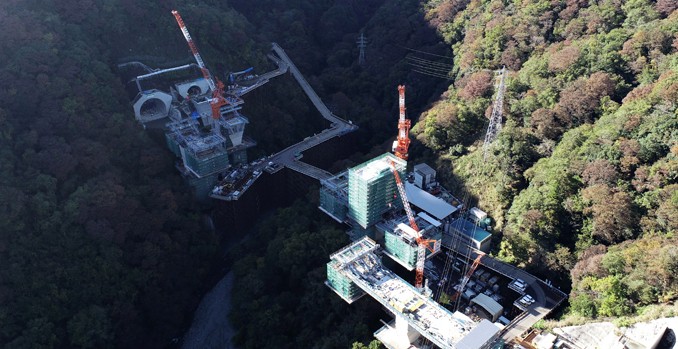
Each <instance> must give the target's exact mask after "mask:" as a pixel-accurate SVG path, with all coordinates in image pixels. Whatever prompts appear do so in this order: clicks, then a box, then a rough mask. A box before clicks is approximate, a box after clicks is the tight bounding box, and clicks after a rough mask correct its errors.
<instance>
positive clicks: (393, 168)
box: [391, 160, 419, 232]
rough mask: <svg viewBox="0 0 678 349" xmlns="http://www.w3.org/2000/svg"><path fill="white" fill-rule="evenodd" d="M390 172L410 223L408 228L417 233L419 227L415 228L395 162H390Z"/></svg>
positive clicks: (412, 214) (415, 223)
mask: <svg viewBox="0 0 678 349" xmlns="http://www.w3.org/2000/svg"><path fill="white" fill-rule="evenodd" d="M391 172H393V177H395V181H396V186H397V187H398V193H400V198H401V200H402V201H403V206H404V207H405V212H406V213H407V219H408V220H409V221H410V226H411V227H412V229H414V230H415V231H417V232H419V226H417V222H416V221H415V220H414V213H413V212H412V208H411V207H410V203H409V202H408V201H407V193H406V192H405V186H404V185H403V181H402V180H400V174H399V173H398V169H396V166H395V162H393V160H391Z"/></svg>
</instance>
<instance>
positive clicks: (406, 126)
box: [390, 85, 436, 290]
mask: <svg viewBox="0 0 678 349" xmlns="http://www.w3.org/2000/svg"><path fill="white" fill-rule="evenodd" d="M398 97H399V98H398V102H399V103H398V104H399V105H400V113H399V114H400V117H399V119H398V139H397V140H396V141H395V142H393V153H395V156H397V157H399V158H401V159H403V160H407V155H408V154H407V152H408V148H409V147H410V135H409V133H410V120H409V119H406V118H405V86H404V85H400V86H398ZM390 165H391V171H392V172H393V177H395V181H396V186H397V187H398V193H400V200H402V202H403V207H404V208H405V212H406V213H407V219H408V220H409V222H410V227H412V229H414V231H415V232H416V235H415V236H414V238H415V239H416V242H417V264H416V266H415V270H416V277H415V286H416V287H417V289H419V290H421V289H422V287H423V286H424V263H425V262H426V249H429V250H430V251H431V252H434V249H432V248H430V247H429V245H430V244H434V245H435V243H436V241H435V240H428V239H424V238H423V237H422V236H421V234H420V233H419V226H418V225H417V222H416V221H415V219H414V212H412V208H411V207H410V203H409V200H407V193H406V192H405V186H404V185H403V181H402V180H401V179H400V174H399V173H398V169H397V168H396V165H395V162H394V161H393V160H391V162H390Z"/></svg>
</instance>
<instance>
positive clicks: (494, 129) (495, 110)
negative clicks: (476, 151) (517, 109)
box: [483, 67, 506, 160]
mask: <svg viewBox="0 0 678 349" xmlns="http://www.w3.org/2000/svg"><path fill="white" fill-rule="evenodd" d="M495 74H497V75H498V76H497V80H498V81H499V82H498V83H497V84H496V85H495V88H496V89H497V97H496V98H495V99H494V105H493V106H492V116H490V124H489V125H488V126H487V133H485V142H484V143H483V160H485V159H487V152H488V150H489V148H490V144H491V143H492V142H494V140H495V139H497V135H498V134H499V132H500V131H501V119H502V114H503V113H504V90H505V89H506V85H505V83H504V82H505V80H504V78H505V77H506V67H502V68H501V69H500V70H499V71H497V72H495Z"/></svg>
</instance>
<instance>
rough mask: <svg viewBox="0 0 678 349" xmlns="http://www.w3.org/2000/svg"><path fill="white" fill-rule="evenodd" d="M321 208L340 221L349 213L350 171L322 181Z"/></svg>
mask: <svg viewBox="0 0 678 349" xmlns="http://www.w3.org/2000/svg"><path fill="white" fill-rule="evenodd" d="M320 185H321V187H320V206H318V208H320V210H321V211H323V212H325V213H326V214H328V215H329V216H330V217H332V218H333V219H334V220H336V221H337V222H339V223H343V222H344V221H345V220H346V217H347V214H348V171H344V172H341V173H339V174H338V175H336V176H332V177H330V178H328V179H323V180H321V181H320Z"/></svg>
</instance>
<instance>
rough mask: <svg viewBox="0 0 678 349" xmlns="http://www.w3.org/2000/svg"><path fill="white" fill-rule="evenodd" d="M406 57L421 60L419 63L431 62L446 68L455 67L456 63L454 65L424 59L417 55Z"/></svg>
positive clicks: (416, 60)
mask: <svg viewBox="0 0 678 349" xmlns="http://www.w3.org/2000/svg"><path fill="white" fill-rule="evenodd" d="M405 59H407V60H410V61H415V62H419V63H425V64H430V65H435V66H440V67H445V68H449V69H450V70H452V68H454V65H452V64H447V63H442V62H436V61H430V60H428V59H423V58H420V57H416V56H407V57H405Z"/></svg>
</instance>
